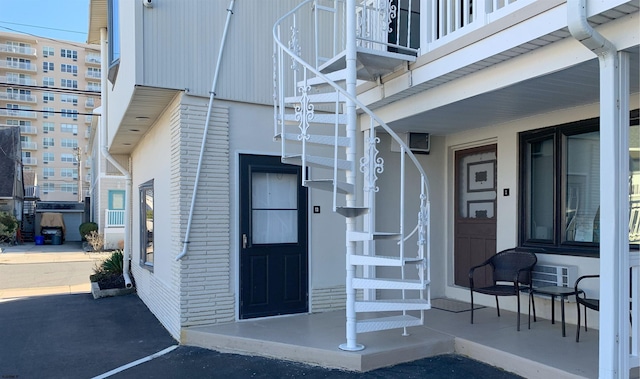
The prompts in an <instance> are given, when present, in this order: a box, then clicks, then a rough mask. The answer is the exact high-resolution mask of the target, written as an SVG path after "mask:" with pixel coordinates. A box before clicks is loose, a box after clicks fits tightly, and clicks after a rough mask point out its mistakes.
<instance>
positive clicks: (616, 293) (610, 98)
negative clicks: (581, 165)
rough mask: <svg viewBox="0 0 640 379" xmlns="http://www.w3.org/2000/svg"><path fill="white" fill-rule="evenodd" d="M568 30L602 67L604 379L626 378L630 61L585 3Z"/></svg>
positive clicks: (579, 0)
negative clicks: (600, 29) (598, 26)
mask: <svg viewBox="0 0 640 379" xmlns="http://www.w3.org/2000/svg"><path fill="white" fill-rule="evenodd" d="M567 26H568V27H569V32H570V33H571V35H572V36H573V37H574V38H575V39H576V40H578V41H579V42H580V43H582V44H583V45H584V46H585V47H587V48H588V49H589V50H591V51H592V52H593V53H594V54H596V55H597V56H598V61H599V64H600V73H599V76H600V312H599V318H600V337H599V353H598V354H599V377H600V378H625V377H628V376H629V366H630V354H629V343H628V341H629V333H630V331H629V321H628V317H629V316H628V308H626V309H627V311H625V307H626V305H625V304H628V302H629V285H628V280H629V277H628V275H626V273H627V272H628V270H629V235H628V231H629V229H628V222H629V216H628V212H629V192H628V188H627V185H628V184H627V181H628V174H629V166H628V164H629V138H628V137H629V134H628V133H629V121H628V117H629V84H628V83H629V76H628V72H629V67H628V66H629V64H628V60H629V58H628V54H627V53H624V52H618V49H617V48H616V47H615V46H614V45H613V43H611V42H610V41H609V40H607V39H606V38H604V37H603V36H602V35H601V34H599V33H598V32H597V31H596V30H594V29H593V28H592V27H591V26H590V25H589V23H588V22H587V10H586V0H567ZM625 120H626V121H625ZM625 124H626V126H625ZM634 337H636V336H634Z"/></svg>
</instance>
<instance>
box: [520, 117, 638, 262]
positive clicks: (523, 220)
mask: <svg viewBox="0 0 640 379" xmlns="http://www.w3.org/2000/svg"><path fill="white" fill-rule="evenodd" d="M629 135H630V143H629V146H630V149H629V150H630V152H629V159H630V165H629V166H630V167H629V170H630V172H629V201H630V209H631V212H630V216H629V217H630V219H629V228H630V233H629V243H630V244H631V245H632V246H633V245H634V244H635V245H636V247H637V244H638V243H639V242H640V131H639V130H638V110H635V111H633V112H631V125H630V133H629ZM519 193H520V204H521V211H520V233H519V239H520V246H521V247H532V248H537V249H543V250H544V251H545V252H548V253H558V254H566V255H585V256H597V255H598V248H599V242H600V132H599V119H598V118H593V119H589V120H583V121H578V122H573V123H568V124H562V125H557V126H554V127H548V128H544V129H537V130H532V131H527V132H523V133H520V191H519ZM634 220H635V221H634ZM636 224H637V227H635V225H636ZM634 229H636V230H637V231H635V230H634Z"/></svg>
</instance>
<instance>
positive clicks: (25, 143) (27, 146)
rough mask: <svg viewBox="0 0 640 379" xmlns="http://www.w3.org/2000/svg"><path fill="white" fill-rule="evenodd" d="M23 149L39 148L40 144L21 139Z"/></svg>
mask: <svg viewBox="0 0 640 379" xmlns="http://www.w3.org/2000/svg"><path fill="white" fill-rule="evenodd" d="M20 144H21V145H22V150H38V144H37V143H36V142H31V141H21V142H20Z"/></svg>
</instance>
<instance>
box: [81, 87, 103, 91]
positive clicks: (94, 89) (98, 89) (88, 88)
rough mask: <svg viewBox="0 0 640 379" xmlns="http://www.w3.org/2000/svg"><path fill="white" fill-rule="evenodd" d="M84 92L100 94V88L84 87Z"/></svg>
mask: <svg viewBox="0 0 640 379" xmlns="http://www.w3.org/2000/svg"><path fill="white" fill-rule="evenodd" d="M85 90H87V91H92V92H100V86H86V87H85Z"/></svg>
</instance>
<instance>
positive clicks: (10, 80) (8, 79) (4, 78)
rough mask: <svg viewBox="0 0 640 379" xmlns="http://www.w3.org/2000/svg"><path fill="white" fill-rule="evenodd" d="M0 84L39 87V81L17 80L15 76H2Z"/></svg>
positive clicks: (29, 79)
mask: <svg viewBox="0 0 640 379" xmlns="http://www.w3.org/2000/svg"><path fill="white" fill-rule="evenodd" d="M0 83H4V84H22V85H25V86H37V85H38V81H36V80H34V79H31V78H16V77H13V76H0Z"/></svg>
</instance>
